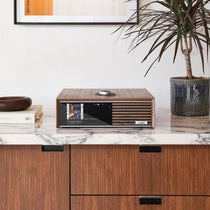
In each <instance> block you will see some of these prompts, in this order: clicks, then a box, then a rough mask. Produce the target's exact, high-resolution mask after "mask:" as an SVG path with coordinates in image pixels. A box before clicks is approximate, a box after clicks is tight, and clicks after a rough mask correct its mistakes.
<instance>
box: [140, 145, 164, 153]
mask: <svg viewBox="0 0 210 210" xmlns="http://www.w3.org/2000/svg"><path fill="white" fill-rule="evenodd" d="M139 152H147V153H149V152H150V153H151V152H161V146H140V147H139Z"/></svg>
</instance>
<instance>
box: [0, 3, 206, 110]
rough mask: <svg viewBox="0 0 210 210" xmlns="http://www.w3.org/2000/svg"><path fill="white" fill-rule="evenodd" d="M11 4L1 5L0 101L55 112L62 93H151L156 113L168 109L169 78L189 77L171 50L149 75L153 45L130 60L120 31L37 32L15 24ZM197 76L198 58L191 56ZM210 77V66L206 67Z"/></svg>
mask: <svg viewBox="0 0 210 210" xmlns="http://www.w3.org/2000/svg"><path fill="white" fill-rule="evenodd" d="M13 16H14V15H13V0H6V1H3V0H2V1H0V96H6V95H27V96H30V97H31V98H32V99H33V103H34V104H43V105H44V106H45V107H55V98H56V96H57V95H58V93H59V92H60V91H61V89H62V88H142V87H143V88H147V89H148V90H149V91H150V92H151V93H152V94H153V95H154V96H155V97H156V104H157V107H169V104H170V99H169V95H170V94H169V78H170V77H171V76H183V75H185V63H184V58H183V56H182V55H181V54H179V55H178V58H177V61H176V64H172V61H171V60H172V56H173V49H171V50H169V51H168V53H167V54H166V55H165V56H164V60H162V61H161V63H160V64H158V65H155V66H154V68H153V69H152V71H151V72H150V73H149V75H148V76H147V77H146V78H144V77H143V75H144V73H145V71H146V69H147V68H148V66H149V64H150V63H149V61H148V62H146V63H144V64H141V59H142V58H143V56H144V55H145V53H146V51H147V50H148V48H149V46H150V44H151V43H149V42H147V43H145V44H144V45H142V46H141V48H139V49H137V50H136V51H135V52H133V53H131V54H128V50H127V49H128V44H129V42H128V41H125V40H119V41H116V40H117V37H118V35H111V33H112V32H113V31H114V30H115V29H116V28H117V26H114V25H113V26H104V25H101V26H100V25H97V26H71V25H67V26H47V25H45V26H34V25H26V26H24V25H14V24H13ZM192 61H193V70H194V74H195V75H202V71H201V66H200V58H199V56H198V53H197V52H196V51H194V52H193V54H192ZM206 67H207V68H206V70H207V72H208V73H207V74H206V76H209V75H210V68H209V65H208V66H206Z"/></svg>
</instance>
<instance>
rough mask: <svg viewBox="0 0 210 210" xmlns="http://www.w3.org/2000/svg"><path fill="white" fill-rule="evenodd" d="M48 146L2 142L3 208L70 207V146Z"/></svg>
mask: <svg viewBox="0 0 210 210" xmlns="http://www.w3.org/2000/svg"><path fill="white" fill-rule="evenodd" d="M53 149H55V147H54V148H53ZM47 150H48V152H47V151H42V146H0V186H1V188H0V209H2V210H52V209H53V210H61V209H62V210H68V209H69V194H70V193H69V146H64V151H63V152H60V151H56V152H52V151H50V150H51V148H49V147H47Z"/></svg>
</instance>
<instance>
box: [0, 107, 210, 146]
mask: <svg viewBox="0 0 210 210" xmlns="http://www.w3.org/2000/svg"><path fill="white" fill-rule="evenodd" d="M155 124H156V125H155V128H154V129H151V128H144V129H141V128H56V117H55V110H49V109H48V110H44V112H43V123H42V124H41V126H40V128H33V127H32V126H30V125H8V124H0V144H10V145H18V144H28V145H31V144H37V145H49V144H51V145H57V144H125V145H127V144H128V145H129V144H136V145H148V144H155V145H158V144H180V145H181V144H210V116H203V117H183V116H175V115H171V114H170V111H169V110H168V109H158V110H156V118H155Z"/></svg>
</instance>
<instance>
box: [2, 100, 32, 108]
mask: <svg viewBox="0 0 210 210" xmlns="http://www.w3.org/2000/svg"><path fill="white" fill-rule="evenodd" d="M31 104H32V100H31V99H30V98H28V97H22V96H12V97H0V111H20V110H24V109H27V108H29V107H30V106H31Z"/></svg>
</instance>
